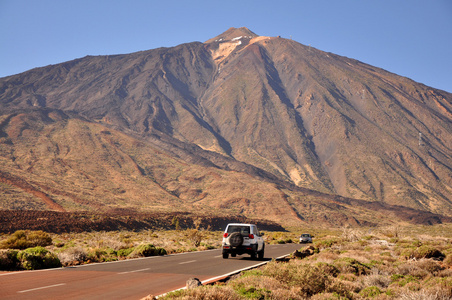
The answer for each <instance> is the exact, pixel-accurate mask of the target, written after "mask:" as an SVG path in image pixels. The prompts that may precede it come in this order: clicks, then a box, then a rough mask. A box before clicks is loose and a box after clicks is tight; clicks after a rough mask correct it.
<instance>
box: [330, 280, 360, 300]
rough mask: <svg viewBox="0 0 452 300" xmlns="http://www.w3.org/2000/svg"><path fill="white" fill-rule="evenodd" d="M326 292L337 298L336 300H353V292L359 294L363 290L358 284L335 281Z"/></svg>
mask: <svg viewBox="0 0 452 300" xmlns="http://www.w3.org/2000/svg"><path fill="white" fill-rule="evenodd" d="M326 290H327V292H328V293H331V294H332V295H335V296H336V298H333V299H343V298H345V299H353V292H355V293H357V292H359V291H360V290H361V288H360V287H359V286H358V285H357V283H353V282H348V281H341V280H338V279H335V280H332V281H330V283H329V284H328V286H327V288H326ZM342 297H343V298H342ZM328 299H329V298H328Z"/></svg>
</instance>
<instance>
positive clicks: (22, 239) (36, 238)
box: [0, 230, 52, 250]
mask: <svg viewBox="0 0 452 300" xmlns="http://www.w3.org/2000/svg"><path fill="white" fill-rule="evenodd" d="M51 244H52V238H51V237H50V235H49V234H48V233H47V232H44V231H42V230H38V231H29V230H18V231H16V232H14V233H13V234H12V235H11V236H10V237H9V238H8V239H6V240H5V241H2V242H1V243H0V248H2V249H21V250H22V249H27V248H31V247H37V246H42V247H45V246H49V245H51Z"/></svg>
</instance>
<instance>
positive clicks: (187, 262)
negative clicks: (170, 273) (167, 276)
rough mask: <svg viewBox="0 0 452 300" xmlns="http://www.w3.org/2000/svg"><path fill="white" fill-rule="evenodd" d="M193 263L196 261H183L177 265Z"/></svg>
mask: <svg viewBox="0 0 452 300" xmlns="http://www.w3.org/2000/svg"><path fill="white" fill-rule="evenodd" d="M195 261H196V260H189V261H184V262H181V263H179V265H184V264H190V263H192V262H195Z"/></svg>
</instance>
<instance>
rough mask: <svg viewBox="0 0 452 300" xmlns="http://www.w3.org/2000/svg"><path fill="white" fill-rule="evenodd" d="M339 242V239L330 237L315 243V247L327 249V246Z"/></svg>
mask: <svg viewBox="0 0 452 300" xmlns="http://www.w3.org/2000/svg"><path fill="white" fill-rule="evenodd" d="M338 243H339V240H338V239H329V240H323V241H319V242H316V243H314V247H315V248H319V249H325V248H331V246H333V245H334V244H338Z"/></svg>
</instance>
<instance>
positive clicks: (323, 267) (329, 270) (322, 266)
mask: <svg viewBox="0 0 452 300" xmlns="http://www.w3.org/2000/svg"><path fill="white" fill-rule="evenodd" d="M316 267H317V268H318V269H319V271H320V272H322V273H324V274H326V275H329V276H333V277H337V275H339V269H338V268H337V267H335V266H333V265H331V264H328V263H324V262H319V263H317V264H316Z"/></svg>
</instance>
